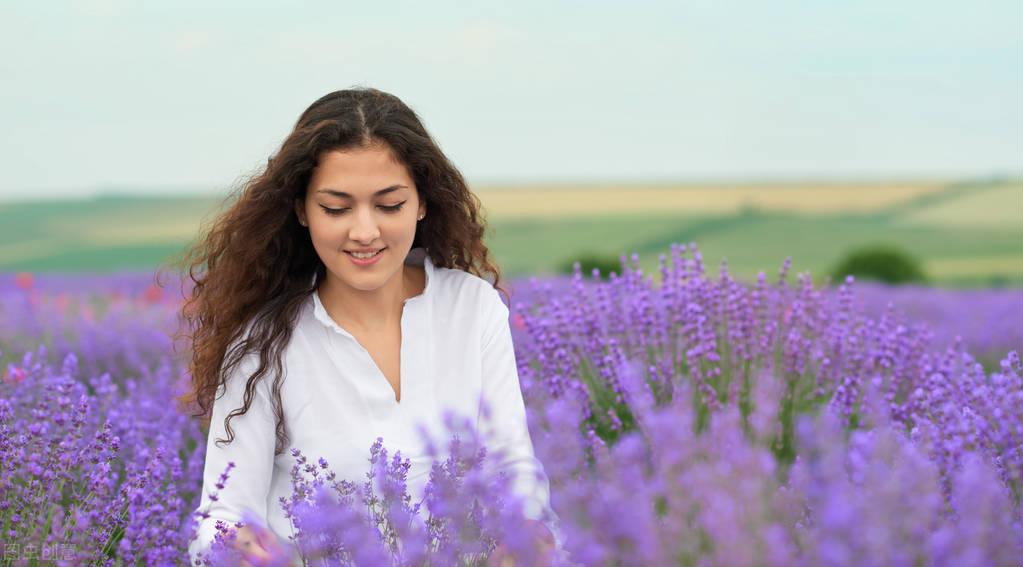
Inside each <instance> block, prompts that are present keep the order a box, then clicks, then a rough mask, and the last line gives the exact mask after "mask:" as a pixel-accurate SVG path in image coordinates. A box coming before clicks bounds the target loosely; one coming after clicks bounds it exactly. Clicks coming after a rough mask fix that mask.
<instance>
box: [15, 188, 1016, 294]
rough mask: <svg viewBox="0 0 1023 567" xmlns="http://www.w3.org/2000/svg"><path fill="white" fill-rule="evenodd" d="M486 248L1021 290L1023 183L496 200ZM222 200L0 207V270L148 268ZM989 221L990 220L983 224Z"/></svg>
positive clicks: (572, 191)
mask: <svg viewBox="0 0 1023 567" xmlns="http://www.w3.org/2000/svg"><path fill="white" fill-rule="evenodd" d="M479 194H480V196H481V199H482V200H483V201H484V203H485V205H486V206H487V208H488V212H489V218H490V219H491V227H492V232H491V234H490V235H489V236H488V238H487V243H488V245H489V246H490V248H491V250H492V251H493V253H494V255H495V257H496V259H497V260H498V262H499V263H500V264H501V266H502V268H503V269H504V272H505V275H507V276H523V275H531V274H544V273H554V272H556V271H557V270H558V269H559V268H560V266H561V265H562V264H564V263H566V262H567V261H571V260H572V259H574V258H577V257H579V256H581V255H583V254H600V255H612V256H618V255H620V254H623V253H638V254H640V257H641V266H642V267H643V269H644V270H647V271H648V272H652V271H654V270H655V269H656V265H657V258H658V255H660V254H662V253H666V252H667V251H668V246H669V245H670V243H672V242H681V243H689V242H695V243H697V244H698V246H699V248H700V250H701V251H702V253H703V256H704V261H705V263H706V265H707V268H708V270H711V271H716V270H717V269H718V266H719V264H720V263H721V261H722V259H727V262H728V266H729V271H730V272H731V273H733V274H735V275H737V276H739V277H741V278H743V279H747V280H749V279H752V278H754V277H755V276H756V274H757V272H759V271H764V272H766V273H767V274H769V275H770V276H771V277H772V278H773V277H774V274H776V273H777V270H778V268H779V266H780V265H781V263H782V261H783V260H784V259H785V258H786V257H791V258H792V262H793V271H804V270H809V271H810V273H811V274H812V275H813V277H814V279H815V280H817V281H820V280H822V279H823V276H824V275H825V274H827V273H828V272H829V271H830V269H831V268H832V267H833V266H834V265H835V263H836V262H837V261H838V258H839V256H840V255H841V254H842V253H844V252H845V251H846V250H848V249H850V248H853V247H856V246H860V245H864V244H871V243H878V242H887V243H893V244H896V245H898V246H900V247H903V248H905V249H906V250H908V251H909V252H911V253H912V254H914V255H916V256H917V257H918V258H919V259H920V260H921V262H922V263H923V265H924V268H925V270H926V271H927V272H928V274H929V275H930V276H931V278H932V281H933V282H935V283H938V284H942V285H988V284H998V285H1023V227H1021V226H1019V225H1023V223H1019V222H1014V221H1015V220H1016V219H1015V217H1018V213H1017V212H1016V211H1019V210H1023V184H1021V183H1019V182H1011V181H997V180H995V181H992V180H981V181H979V182H973V183H969V182H967V183H962V182H960V183H949V184H946V185H944V186H942V185H939V184H937V183H933V182H920V183H908V182H907V183H889V184H880V183H874V184H862V183H861V184H854V183H845V184H824V185H821V184H809V183H801V184H787V185H786V184H760V185H754V184H735V185H725V184H721V185H717V186H713V187H712V186H697V185H686V186H649V185H648V186H634V187H631V188H629V189H628V190H624V189H623V190H614V189H612V188H609V187H552V188H540V187H533V188H528V187H526V188H514V189H513V188H491V189H483V190H480V191H479ZM218 205H219V199H215V198H179V199H175V198H163V199H145V198H130V197H105V198H100V199H93V200H82V201H60V202H45V203H43V202H39V203H31V202H25V203H9V204H5V205H0V270H3V271H18V270H32V271H111V270H119V269H132V268H137V269H146V268H152V267H153V266H155V265H157V263H159V262H160V261H161V260H164V259H166V258H167V257H169V256H170V255H172V254H175V253H177V252H179V251H181V250H182V249H183V248H184V247H185V246H186V244H187V243H188V242H189V241H190V240H191V239H193V238H194V237H195V236H196V234H197V229H198V227H199V226H200V222H201V221H202V220H203V219H204V217H208V216H209V215H210V214H211V212H212V211H214V210H215V209H216V208H217V206H218ZM985 219H988V222H985Z"/></svg>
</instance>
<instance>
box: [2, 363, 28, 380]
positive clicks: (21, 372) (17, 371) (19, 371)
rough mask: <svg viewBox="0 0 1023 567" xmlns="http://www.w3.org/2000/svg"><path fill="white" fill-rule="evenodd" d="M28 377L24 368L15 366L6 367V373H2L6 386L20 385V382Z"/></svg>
mask: <svg viewBox="0 0 1023 567" xmlns="http://www.w3.org/2000/svg"><path fill="white" fill-rule="evenodd" d="M25 376H28V371H27V370H25V369H24V368H18V367H16V366H8V367H7V372H4V382H7V383H8V384H20V383H21V381H22V380H24V379H25Z"/></svg>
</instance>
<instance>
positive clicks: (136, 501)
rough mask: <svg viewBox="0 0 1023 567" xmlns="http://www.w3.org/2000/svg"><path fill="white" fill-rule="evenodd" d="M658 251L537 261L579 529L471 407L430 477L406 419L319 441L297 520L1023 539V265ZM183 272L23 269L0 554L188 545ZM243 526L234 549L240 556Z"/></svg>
mask: <svg viewBox="0 0 1023 567" xmlns="http://www.w3.org/2000/svg"><path fill="white" fill-rule="evenodd" d="M779 260H781V259H779ZM779 264H782V263H781V262H780V261H779ZM639 265H640V262H639V259H638V258H632V259H630V260H629V262H627V265H625V266H623V270H622V273H620V274H616V275H615V276H613V277H611V278H610V280H609V281H603V280H600V279H597V278H593V277H591V276H590V275H589V274H586V275H584V274H580V273H578V272H577V273H576V275H575V276H573V277H565V278H547V279H542V280H536V281H530V280H516V281H514V282H512V283H513V293H512V301H511V326H512V330H513V333H514V336H515V340H516V348H517V358H518V363H519V372H520V377H521V381H522V387H523V392H524V396H525V400H526V405H527V412H528V416H529V422H530V429H531V431H532V435H533V441H534V444H535V448H536V452H537V456H538V457H539V458H540V460H541V461H542V462H543V463H544V465H545V467H546V471H547V473H548V476H549V477H550V484H551V503H552V507H553V509H554V512H555V513H556V515H557V519H556V522H554V525H555V528H556V529H555V532H556V533H555V535H556V537H557V539H558V540H559V547H558V549H557V550H555V551H553V552H552V551H550V550H543V549H540V548H538V547H537V546H536V545H535V542H536V539H535V538H534V537H533V535H532V531H531V530H532V528H531V524H530V523H529V522H527V521H525V520H524V516H523V510H522V506H521V504H520V502H519V501H518V500H517V499H516V498H515V496H514V493H513V492H512V491H511V490H510V488H509V486H508V484H507V482H506V480H505V479H503V478H502V477H495V476H493V475H490V474H489V473H488V470H487V467H486V464H487V462H488V461H487V460H488V455H487V454H486V451H485V448H483V447H480V446H479V445H478V443H477V442H476V440H475V436H474V432H473V431H471V429H467V428H466V427H465V426H464V425H462V424H461V423H460V422H458V421H457V420H456V419H452V423H451V429H452V433H457V434H458V437H457V441H452V442H450V443H444V444H438V445H437V448H436V455H437V458H436V463H437V464H436V465H435V466H434V469H433V473H432V474H431V480H430V483H429V485H428V486H427V490H426V497H425V500H424V501H422V502H418V501H413V499H412V498H411V497H410V496H409V494H408V490H407V488H406V486H405V477H404V474H405V472H406V471H407V461H403V459H402V458H401V456H400V455H394V454H390V453H389V452H388V451H387V439H383V440H382V441H381V442H380V443H379V444H377V445H374V446H373V447H366V458H367V470H369V471H370V475H369V477H368V478H362V479H339V478H336V477H334V476H333V475H332V473H331V472H330V464H329V463H326V462H323V461H320V460H319V456H318V455H305V454H303V453H302V452H301V448H295V450H294V451H293V452H292V454H293V455H294V457H295V469H294V471H293V481H294V486H295V492H294V494H293V497H292V499H291V500H290V501H288V502H286V503H284V505H285V506H286V507H287V509H288V510H289V512H290V513H291V515H292V518H293V520H294V522H295V525H296V526H297V527H299V529H300V532H299V536H298V537H297V538H296V541H294V542H282V543H285V544H287V545H294V546H295V547H296V549H298V550H299V552H300V554H301V557H302V559H303V560H304V562H305V563H306V564H309V565H320V564H326V565H379V564H394V565H426V564H429V565H448V564H458V563H461V564H485V562H486V559H485V558H486V557H487V555H488V554H493V553H494V552H495V550H497V549H500V552H501V553H505V554H508V555H510V556H511V557H513V558H514V559H515V560H516V562H517V564H519V565H533V564H537V563H538V562H540V561H548V562H551V563H555V564H567V565H694V566H695V565H701V566H702V565H914V566H916V565H1017V564H1019V561H1020V559H1019V558H1020V557H1021V553H1023V511H1021V510H1023V509H1021V506H1020V498H1021V496H1023V365H1021V362H1020V358H1019V355H1018V354H1017V353H1018V351H1019V350H1020V347H1021V346H1023V320H1021V318H1020V313H1023V291H1018V290H989V291H956V292H946V291H940V290H934V289H922V288H921V289H913V288H888V287H883V286H878V285H873V284H871V285H867V284H863V283H860V282H853V281H851V280H849V281H846V282H838V283H829V284H827V285H824V284H823V283H822V282H813V281H810V279H809V278H808V277H806V276H804V275H799V274H787V273H786V272H787V263H785V264H782V265H781V268H780V272H777V273H772V274H766V275H765V274H761V276H760V278H759V279H758V280H757V281H756V282H755V283H753V284H746V283H742V282H740V281H737V280H735V279H733V278H732V277H731V276H730V275H729V274H728V272H727V270H726V269H725V267H724V266H720V267H718V266H705V265H704V264H703V262H702V259H701V257H700V254H699V252H698V251H697V250H695V249H694V248H693V247H691V246H689V247H686V246H680V245H675V246H672V248H671V250H670V251H665V254H664V256H663V257H662V259H661V269H660V273H653V274H644V273H642V272H641V271H640V270H639V269H638V266H639ZM179 297H180V294H179V292H178V284H177V282H174V281H171V282H169V283H168V284H167V285H166V286H165V287H159V286H155V285H154V284H153V276H152V274H148V273H136V274H122V275H113V276H102V277H100V276H97V277H87V276H65V277H61V276H42V275H38V276H32V275H31V274H25V273H22V274H17V275H15V274H8V275H4V276H0V349H2V358H0V364H2V368H3V381H2V385H0V461H2V462H3V472H2V477H0V493H2V497H0V532H2V535H0V540H2V545H3V550H2V553H0V562H2V563H0V564H2V565H34V564H62V565H180V564H186V563H187V562H188V556H187V553H186V549H187V547H188V541H189V539H190V536H191V533H192V529H193V527H194V518H192V517H191V513H192V511H193V510H194V509H195V507H196V505H197V504H198V497H199V491H200V488H201V486H200V483H201V476H202V468H203V462H204V459H203V457H204V451H205V446H206V439H205V435H204V431H203V430H202V429H201V428H200V427H199V425H198V422H197V421H195V420H193V419H191V418H189V417H187V416H186V415H184V414H183V413H181V412H179V411H178V410H176V409H175V406H174V404H173V403H172V402H171V399H172V398H173V397H174V396H175V394H176V393H177V392H178V388H179V383H180V382H179V380H180V378H181V375H182V373H183V371H184V365H183V351H182V350H181V349H184V348H187V345H181V344H178V345H177V348H178V352H175V344H174V342H173V341H172V340H171V338H170V337H169V334H170V333H172V332H173V331H174V330H175V328H176V325H177V317H176V312H177V309H178V307H179ZM223 479H224V480H223V482H225V483H230V482H231V478H230V470H228V471H225V474H224V476H223ZM228 528H229V526H225V529H224V533H223V540H224V546H223V548H218V546H215V549H214V554H213V556H211V557H210V558H209V562H210V564H215V565H219V564H237V563H239V562H240V561H241V559H242V558H241V557H239V556H238V555H237V554H236V553H234V552H232V551H230V549H229V547H230V543H231V537H232V535H231V533H230V530H229V529H228ZM286 561H287V558H285V557H283V556H282V557H279V558H275V559H274V560H272V561H271V562H270V564H280V565H284V564H286Z"/></svg>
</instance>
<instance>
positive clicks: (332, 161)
mask: <svg viewBox="0 0 1023 567" xmlns="http://www.w3.org/2000/svg"><path fill="white" fill-rule="evenodd" d="M395 186H398V188H399V190H400V189H413V188H414V187H415V184H414V183H413V181H412V178H411V176H410V175H409V173H408V168H406V167H405V166H404V165H403V164H401V163H400V162H398V161H397V160H396V159H395V158H394V157H393V152H392V151H391V150H390V149H389V148H386V147H381V146H377V147H372V146H371V147H366V148H353V149H350V150H331V151H328V152H324V153H323V154H321V156H320V159H319V161H318V163H317V166H316V168H314V170H313V174H312V178H311V179H310V182H309V189H311V190H313V191H320V190H324V189H327V190H331V191H332V192H335V193H345V194H346V195H347V196H355V195H357V194H359V195H361V194H366V193H368V194H374V193H377V192H379V191H381V190H383V189H388V188H392V187H395Z"/></svg>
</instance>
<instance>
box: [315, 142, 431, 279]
mask: <svg viewBox="0 0 1023 567" xmlns="http://www.w3.org/2000/svg"><path fill="white" fill-rule="evenodd" d="M425 210H426V206H425V204H424V203H423V202H422V200H421V199H420V198H419V194H418V191H417V189H416V184H415V181H413V179H412V177H411V175H409V171H408V169H407V168H406V167H405V166H404V165H402V164H401V163H399V162H398V161H397V159H396V158H395V156H394V152H393V151H392V150H391V148H390V147H389V146H387V145H385V144H383V143H373V144H371V145H369V146H365V147H357V148H350V149H345V150H331V151H326V152H324V153H323V154H321V155H320V156H319V159H318V160H317V165H316V167H315V168H314V169H313V174H312V176H311V177H310V180H309V185H308V187H307V189H306V194H305V198H303V199H299V200H298V201H296V203H295V212H296V214H297V215H298V218H299V220H300V221H301V222H302V223H303V224H304V225H306V226H308V227H309V238H310V239H311V240H312V244H313V248H315V249H316V254H317V255H318V256H319V257H320V260H321V261H322V262H323V265H324V267H325V268H326V269H327V281H325V282H324V285H326V286H328V287H329V288H332V289H336V290H339V291H341V292H342V293H345V292H346V291H347V292H352V291H354V292H363V293H365V292H372V293H378V292H382V293H387V294H389V293H393V292H396V291H397V290H398V289H399V288H400V287H401V281H402V278H401V275H402V273H403V266H404V263H405V257H406V256H407V255H408V252H409V250H411V249H412V243H413V242H414V241H415V236H416V226H417V221H418V218H419V217H420V216H422V215H423V214H424V213H425ZM396 276H397V277H396Z"/></svg>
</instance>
